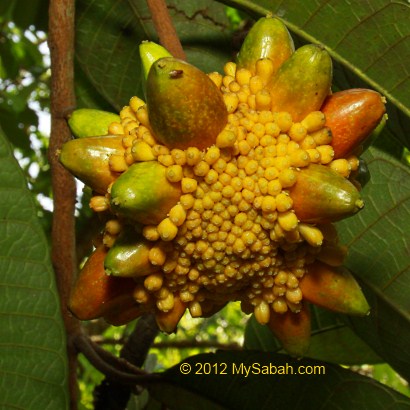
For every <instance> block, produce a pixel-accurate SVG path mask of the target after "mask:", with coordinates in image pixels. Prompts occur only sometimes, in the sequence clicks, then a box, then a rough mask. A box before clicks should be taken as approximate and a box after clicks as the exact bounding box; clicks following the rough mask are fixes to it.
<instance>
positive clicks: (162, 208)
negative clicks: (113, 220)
mask: <svg viewBox="0 0 410 410" xmlns="http://www.w3.org/2000/svg"><path fill="white" fill-rule="evenodd" d="M165 171H166V168H165V167H164V166H163V165H161V164H159V163H158V162H156V161H149V162H138V163H135V164H133V165H132V166H130V167H129V168H128V170H127V171H125V172H124V173H123V174H121V176H120V177H119V178H118V179H117V180H116V181H115V183H114V184H113V185H112V188H111V200H110V203H111V209H112V211H113V212H114V213H116V214H117V215H120V216H124V217H126V218H129V219H131V220H134V221H136V222H140V223H143V224H147V225H150V224H158V223H159V222H161V221H162V220H163V219H164V218H165V217H166V216H167V213H168V212H169V210H170V209H171V208H172V207H173V206H174V205H176V203H177V202H178V201H179V197H180V195H181V186H180V184H179V183H171V182H169V181H168V179H167V178H166V176H165Z"/></svg>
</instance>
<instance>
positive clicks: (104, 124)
mask: <svg viewBox="0 0 410 410" xmlns="http://www.w3.org/2000/svg"><path fill="white" fill-rule="evenodd" d="M120 121H121V119H120V116H119V115H117V114H113V113H111V112H108V111H101V110H95V109H92V108H80V109H78V110H75V111H73V112H72V113H71V115H70V117H69V118H68V125H69V127H70V129H71V132H72V133H73V135H74V136H75V137H76V138H84V137H96V136H100V135H107V134H108V126H109V125H110V124H111V123H112V122H120Z"/></svg>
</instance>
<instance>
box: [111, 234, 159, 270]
mask: <svg viewBox="0 0 410 410" xmlns="http://www.w3.org/2000/svg"><path fill="white" fill-rule="evenodd" d="M151 246H152V244H150V243H149V242H148V241H147V240H145V239H144V237H143V236H142V235H140V234H138V233H137V232H136V231H135V230H134V229H132V228H126V229H125V230H124V231H123V232H121V234H120V236H119V237H118V238H117V240H116V241H115V243H114V245H113V246H112V247H111V248H110V250H109V251H108V253H107V256H106V257H105V260H104V268H105V271H106V273H107V274H108V275H113V276H121V277H137V276H146V275H149V274H150V273H154V272H156V271H157V270H158V269H157V268H155V267H154V266H153V265H152V264H151V263H150V261H149V257H148V256H149V251H150V248H151Z"/></svg>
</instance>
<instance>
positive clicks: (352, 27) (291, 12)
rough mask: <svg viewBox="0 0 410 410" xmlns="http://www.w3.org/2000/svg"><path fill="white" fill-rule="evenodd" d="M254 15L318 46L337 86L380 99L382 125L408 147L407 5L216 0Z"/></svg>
mask: <svg viewBox="0 0 410 410" xmlns="http://www.w3.org/2000/svg"><path fill="white" fill-rule="evenodd" d="M221 1H222V2H223V3H225V4H228V5H231V6H233V7H238V8H240V9H242V10H244V11H246V12H248V13H250V14H251V15H253V16H255V17H258V16H261V15H266V14H267V13H269V12H271V13H274V14H276V15H277V16H279V17H280V18H282V19H283V21H284V22H285V23H286V24H287V25H288V27H289V29H290V30H291V31H292V32H293V33H295V34H297V36H299V37H301V38H302V39H303V40H304V41H305V42H310V43H320V44H323V45H324V46H325V47H326V49H327V50H328V51H329V53H330V54H331V56H332V58H333V60H334V62H335V63H336V64H335V84H336V85H337V86H339V87H340V88H342V89H344V88H351V87H357V86H363V85H367V87H370V88H374V89H376V90H378V91H379V92H381V93H382V94H383V95H385V96H386V98H387V100H388V112H389V115H390V117H392V118H394V121H392V122H390V123H389V125H388V127H389V128H390V129H391V132H392V134H393V135H394V136H395V138H397V139H398V140H399V141H401V143H402V144H406V145H407V147H409V146H410V93H409V89H410V75H409V66H410V40H409V39H410V24H409V23H408V22H409V20H410V4H409V2H408V1H405V0H398V1H390V0H374V1H357V2H351V1H349V0H330V1H328V0H306V1H303V2H300V1H299V0H289V1H282V0H252V1H250V0H221Z"/></svg>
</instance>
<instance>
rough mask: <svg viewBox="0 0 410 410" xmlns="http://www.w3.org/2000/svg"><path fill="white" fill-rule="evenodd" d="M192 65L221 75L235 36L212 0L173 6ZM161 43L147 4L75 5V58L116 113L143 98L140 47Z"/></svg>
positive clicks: (95, 1)
mask: <svg viewBox="0 0 410 410" xmlns="http://www.w3.org/2000/svg"><path fill="white" fill-rule="evenodd" d="M168 4H169V10H170V13H171V17H172V19H173V22H174V24H175V27H176V30H177V32H178V34H179V36H180V38H181V41H182V43H183V45H184V49H185V51H186V52H187V55H188V61H189V62H191V63H192V64H194V65H196V66H197V67H199V68H201V69H202V70H204V71H207V72H208V71H215V70H222V67H223V64H224V63H225V62H226V61H227V60H228V55H229V54H228V53H229V52H230V38H231V33H230V32H229V30H228V26H229V21H228V19H227V17H226V16H225V13H224V7H223V6H222V5H220V4H218V3H216V2H213V1H210V0H201V1H197V2H195V3H193V2H190V1H188V0H183V1H169V2H168ZM143 40H151V41H158V39H157V36H156V34H155V30H154V27H153V23H152V19H151V16H150V14H149V11H148V9H147V7H146V5H145V4H144V2H141V1H137V0H129V1H126V0H120V1H116V2H113V1H112V0H81V1H79V2H78V5H77V32H76V41H77V42H76V57H77V60H78V62H79V64H80V66H81V68H82V70H83V72H84V74H85V75H86V76H87V78H88V79H89V80H90V82H91V83H92V84H93V85H94V87H95V88H96V89H97V91H98V92H99V93H100V94H101V95H102V96H103V97H104V98H105V99H106V100H107V101H108V103H109V104H111V105H112V106H113V107H115V108H116V109H117V110H119V109H121V108H122V107H123V106H124V105H125V104H128V101H129V99H130V98H131V97H132V96H133V95H138V96H140V97H142V96H143V92H142V87H141V79H142V73H141V67H140V58H139V51H138V46H139V44H140V42H141V41H143Z"/></svg>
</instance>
